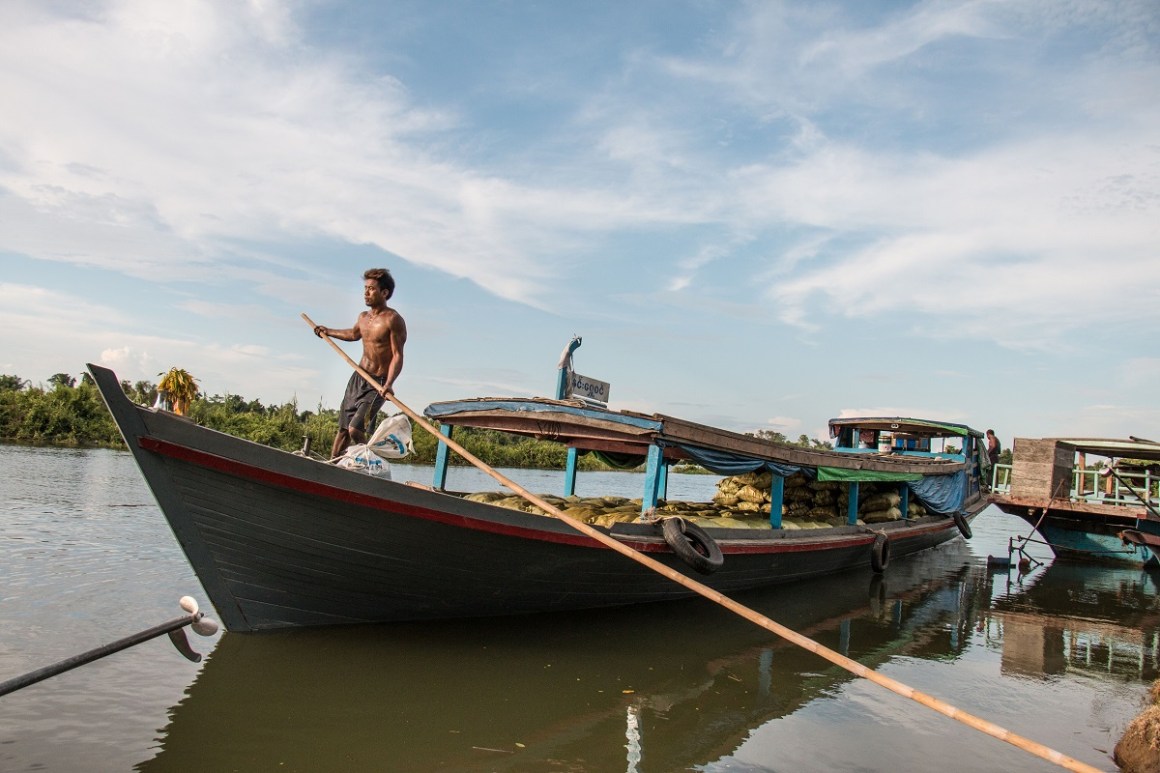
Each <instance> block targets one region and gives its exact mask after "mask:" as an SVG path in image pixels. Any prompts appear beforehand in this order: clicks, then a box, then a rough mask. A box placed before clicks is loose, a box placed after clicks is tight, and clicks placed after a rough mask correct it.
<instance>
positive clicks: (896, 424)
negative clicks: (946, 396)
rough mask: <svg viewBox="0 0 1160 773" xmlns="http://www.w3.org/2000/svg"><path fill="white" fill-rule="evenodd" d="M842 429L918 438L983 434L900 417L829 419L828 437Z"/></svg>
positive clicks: (963, 428) (965, 428)
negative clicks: (909, 435) (852, 428)
mask: <svg viewBox="0 0 1160 773" xmlns="http://www.w3.org/2000/svg"><path fill="white" fill-rule="evenodd" d="M843 427H857V428H858V429H869V430H875V431H878V432H905V433H908V434H911V435H918V436H920V437H950V436H952V435H953V436H957V437H966V436H967V435H970V436H971V437H977V438H981V437H982V436H983V433H982V432H980V431H979V430H977V429H972V428H971V427H968V426H967V425H966V424H952V423H951V422H949V421H929V420H927V419H910V418H905V417H901V416H871V417H859V416H856V417H852V418H843V419H830V437H837V436H838V432H839V431H840V430H841V429H842V428H843Z"/></svg>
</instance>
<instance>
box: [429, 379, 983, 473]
mask: <svg viewBox="0 0 1160 773" xmlns="http://www.w3.org/2000/svg"><path fill="white" fill-rule="evenodd" d="M424 413H425V414H426V415H427V417H428V418H430V419H434V420H436V421H438V422H440V423H441V424H443V425H445V426H459V427H476V428H480V429H493V430H499V431H502V432H510V433H513V434H518V435H525V436H528V437H534V438H538V439H541V440H553V441H556V442H559V443H562V444H564V445H567V446H570V447H573V448H576V449H578V450H582V451H596V452H600V453H603V454H617V455H621V456H624V457H629V456H635V457H640V461H643V460H644V457H645V455H646V454H648V453H649V450H650V447H653V446H656V447H659V448H660V449H662V452H663V454H664V458H665V459H666V460H667V461H669V462H673V461H679V460H687V461H692V462H694V463H696V464H700V465H701V466H703V467H706V468H708V469H711V470H714V471H719V470H724V469H729V468H731V467H733V466H738V467H743V466H745V462H744V461H743V460H759V461H762V462H769V463H771V464H784V465H789V466H791V467H793V468H794V469H797V468H799V467H800V468H811V469H814V470H817V469H819V468H824V467H834V468H847V469H854V470H860V471H867V472H870V471H874V472H889V473H897V474H904V475H914V474H919V475H928V474H934V475H942V474H949V473H952V472H956V471H958V470H959V469H960V468H961V467H962V464H961V462H958V461H954V460H951V459H945V458H914V457H905V456H902V455H894V454H886V455H873V456H868V455H852V454H848V453H843V452H838V451H833V450H829V449H816V448H805V447H803V446H795V445H791V444H787V443H778V442H774V441H771V440H766V439H764V438H759V437H756V436H755V435H751V434H745V433H740V432H732V431H730V430H725V429H720V428H717V427H710V426H707V425H704V424H697V423H695V422H691V421H686V420H684V419H678V418H675V417H672V416H665V415H663V414H651V415H650V414H643V413H636V412H634V411H614V410H609V409H608V408H604V407H601V406H594V405H590V404H586V403H583V402H581V401H578V400H552V399H548V398H543V397H480V398H473V399H468V400H452V401H446V402H438V403H432V404H431V405H429V406H427V408H426V410H425V411H424ZM788 469H789V467H786V468H785V470H788ZM741 471H745V470H741ZM727 474H729V473H727ZM787 474H792V473H788V472H787Z"/></svg>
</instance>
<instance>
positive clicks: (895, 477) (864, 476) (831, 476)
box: [818, 467, 922, 483]
mask: <svg viewBox="0 0 1160 773" xmlns="http://www.w3.org/2000/svg"><path fill="white" fill-rule="evenodd" d="M818 480H838V481H845V482H847V483H853V482H854V481H858V482H863V481H879V482H883V481H897V482H900V483H901V482H907V483H911V482H913V481H916V480H922V476H921V475H919V474H918V473H917V472H875V471H874V470H845V469H842V468H840V467H819V468H818Z"/></svg>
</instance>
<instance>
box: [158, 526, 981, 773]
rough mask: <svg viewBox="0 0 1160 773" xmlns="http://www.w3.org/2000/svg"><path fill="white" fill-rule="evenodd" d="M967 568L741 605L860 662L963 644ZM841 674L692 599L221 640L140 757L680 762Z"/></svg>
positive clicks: (257, 763) (696, 759) (790, 592)
mask: <svg viewBox="0 0 1160 773" xmlns="http://www.w3.org/2000/svg"><path fill="white" fill-rule="evenodd" d="M970 576H971V571H970V564H969V554H968V552H967V549H966V546H965V545H964V544H963V543H962V542H956V543H951V544H949V545H947V546H944V547H943V548H941V549H939V550H937V551H934V553H933V554H930V556H929V557H926V556H924V557H919V558H918V559H917V560H916V561H915V562H906V563H905V564H896V565H893V566H892V567H891V572H890V573H889V574H888V576H887V577H886V578H881V577H878V578H876V579H875V578H874V577H873V575H872V574H871V572H870V571H869V570H864V571H862V572H859V573H857V574H854V575H847V576H845V577H841V578H827V579H822V580H817V581H814V582H811V583H810V584H809V585H808V586H807V587H801V586H790V587H788V588H784V589H781V590H779V591H778V592H776V593H772V592H769V591H762V592H753V593H749V594H743V599H744V602H745V603H747V604H749V605H751V606H752V607H754V608H755V609H758V610H759V611H761V612H763V613H765V614H769V615H771V616H775V617H776V618H777V619H778V620H779V621H781V622H783V623H785V624H787V625H790V626H792V627H793V628H795V629H796V630H800V631H803V632H806V633H808V634H809V635H811V636H813V637H815V638H816V639H817V640H819V641H821V642H822V643H824V644H826V645H827V646H831V647H833V648H835V649H838V650H842V651H844V652H845V653H846V654H848V655H849V656H850V657H853V658H856V659H858V660H859V661H860V662H862V663H864V664H866V665H868V666H871V667H875V666H877V665H880V664H881V663H883V662H885V661H886V660H888V659H890V658H891V657H894V656H896V655H907V656H910V657H913V658H922V659H942V658H952V657H956V656H957V655H958V654H960V652H961V650H962V648H963V647H965V646H966V642H965V641H964V640H963V639H962V638H961V637H958V636H956V635H954V634H951V633H948V632H949V631H957V630H961V629H962V628H963V627H964V626H965V627H967V628H969V627H970V624H971V623H970V620H971V615H973V614H974V612H973V610H974V609H975V608H976V606H977V605H976V604H975V603H974V602H973V601H971V597H972V596H973V594H975V593H976V592H977V591H978V590H979V586H978V584H977V583H975V582H972V581H971V580H970V579H969V577H970ZM855 581H856V582H855ZM881 583H886V585H885V586H883V585H882V584H881ZM708 629H711V630H712V631H713V635H712V636H706V635H704V634H705V631H706V630H708ZM853 678H854V677H852V676H850V675H849V674H848V673H847V672H845V671H842V670H840V669H837V668H835V667H829V666H827V664H825V663H824V662H823V661H821V660H819V659H818V658H817V657H816V656H814V655H811V654H810V653H807V652H805V651H803V650H800V649H797V648H795V647H792V646H790V645H788V644H786V643H785V642H783V641H782V640H780V639H772V638H770V637H769V635H768V634H767V633H766V632H764V631H761V630H760V629H756V628H754V627H752V626H750V625H747V624H746V623H745V621H743V620H740V619H738V618H736V617H734V616H732V615H729V614H728V613H727V612H725V611H723V610H720V609H719V608H717V607H714V606H712V605H710V604H708V603H707V602H699V601H697V602H692V603H688V604H676V605H674V604H661V605H649V606H647V607H638V608H633V609H617V610H604V611H594V612H586V613H571V614H568V615H545V616H542V617H538V618H536V619H535V620H534V621H529V620H521V621H520V622H519V624H518V625H514V624H512V623H510V622H508V621H505V620H504V619H493V620H481V621H472V622H464V621H444V622H437V623H412V624H396V625H392V626H389V627H387V626H370V627H354V628H342V629H331V630H327V631H325V632H321V631H316V630H298V631H287V632H278V633H272V634H268V635H264V636H239V635H233V634H226V635H225V636H223V638H222V639H221V641H220V643H219V644H218V647H217V649H216V650H215V651H214V652H213V653H212V654H211V655H210V657H209V658H208V661H207V662H206V664H205V667H204V669H203V670H202V672H201V673H200V674H199V676H198V678H197V680H196V681H195V682H194V683H193V685H191V687H190V688H189V690H188V693H187V695H186V697H185V698H184V699H183V700H182V701H181V702H180V703H179V704H178V705H176V706H175V707H173V709H172V711H171V720H170V723H169V725H168V727H166V728H165V729H164V731H163V735H162V737H161V739H160V744H159V747H160V750H159V752H158V754H157V756H156V757H154V758H153V759H151V760H148V761H146V762H144V763H142V764H141V765H140V766H139V769H140V770H144V771H154V772H156V771H164V770H178V769H180V770H185V769H188V766H189V765H190V761H191V760H192V761H196V763H197V765H198V766H199V767H200V768H202V769H206V770H227V769H264V768H269V767H273V766H275V765H277V764H278V763H279V762H283V761H284V762H286V764H287V768H286V769H290V767H291V766H297V767H298V768H299V769H310V770H325V769H344V770H358V769H378V770H386V769H390V770H424V771H427V770H466V771H470V770H539V769H548V768H550V769H584V770H615V769H618V768H619V769H625V767H626V760H627V761H628V763H629V764H628V767H630V768H631V767H632V763H631V761H632V759H633V755H636V756H637V757H638V758H642V759H643V760H644V762H643V764H642V768H643V769H647V770H679V769H687V768H688V767H690V766H694V765H699V764H705V763H708V762H711V761H713V760H717V759H720V758H721V757H722V756H724V755H727V754H729V753H730V752H731V751H732V750H733V749H735V748H737V746H738V745H739V744H740V743H742V742H743V741H744V739H745V737H746V736H747V734H749V733H750V732H751V731H752V729H753V728H756V727H758V726H760V725H762V724H763V723H765V722H768V721H770V720H771V719H776V718H779V717H784V716H787V715H789V714H791V713H793V712H795V711H797V710H798V709H799V708H800V707H802V706H804V705H805V704H807V703H809V702H811V701H813V700H814V699H816V698H818V697H819V696H823V695H828V694H832V693H833V692H834V690H835V689H837V688H838V687H839V686H840V685H841V684H844V683H846V682H848V681H850V680H851V679H853ZM626 747H627V748H626Z"/></svg>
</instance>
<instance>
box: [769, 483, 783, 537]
mask: <svg viewBox="0 0 1160 773" xmlns="http://www.w3.org/2000/svg"><path fill="white" fill-rule="evenodd" d="M784 502H785V478H783V477H781V476H780V475H774V476H773V484H772V485H771V486H770V487H769V525H770V527H771V528H774V529H780V528H781V508H782V504H783V503H784Z"/></svg>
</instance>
